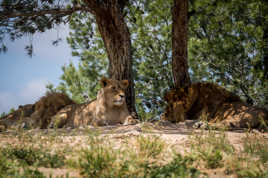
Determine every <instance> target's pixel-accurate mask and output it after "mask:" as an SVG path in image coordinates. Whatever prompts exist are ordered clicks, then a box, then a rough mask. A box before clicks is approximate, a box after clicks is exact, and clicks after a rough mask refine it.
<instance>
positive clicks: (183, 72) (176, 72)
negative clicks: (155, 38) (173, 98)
mask: <svg viewBox="0 0 268 178" xmlns="http://www.w3.org/2000/svg"><path fill="white" fill-rule="evenodd" d="M173 2H174V4H173V9H172V22H173V24H172V72H173V79H174V85H175V88H180V87H184V86H188V85H190V83H191V80H190V76H189V73H188V63H187V31H188V0H174V1H173Z"/></svg>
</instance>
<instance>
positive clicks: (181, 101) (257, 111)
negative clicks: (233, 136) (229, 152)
mask: <svg viewBox="0 0 268 178" xmlns="http://www.w3.org/2000/svg"><path fill="white" fill-rule="evenodd" d="M165 100H166V101H167V103H168V105H167V108H166V111H165V113H164V115H163V117H162V118H163V119H164V120H168V121H171V122H180V121H185V120H186V119H192V120H197V119H200V120H205V121H209V122H211V123H218V122H220V123H222V125H221V124H220V125H218V126H227V127H235V128H248V127H251V128H256V127H259V126H260V125H265V124H267V123H268V112H267V111H265V110H264V109H261V108H257V107H251V106H248V105H247V104H246V103H244V102H243V101H241V100H240V98H239V97H238V96H236V95H235V94H233V93H231V92H229V91H227V90H226V89H224V88H222V87H220V86H218V85H216V84H213V83H194V84H192V85H190V86H188V87H185V88H180V89H172V90H171V91H169V92H168V93H167V94H166V95H165ZM226 124H227V125H226Z"/></svg>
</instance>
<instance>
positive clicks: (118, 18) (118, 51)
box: [95, 0, 136, 113]
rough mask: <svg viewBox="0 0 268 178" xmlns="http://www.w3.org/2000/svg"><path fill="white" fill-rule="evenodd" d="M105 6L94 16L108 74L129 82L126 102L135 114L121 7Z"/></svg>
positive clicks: (128, 50) (130, 62) (127, 36)
mask: <svg viewBox="0 0 268 178" xmlns="http://www.w3.org/2000/svg"><path fill="white" fill-rule="evenodd" d="M107 5H108V7H106V8H105V9H102V11H97V12H96V13H95V16H96V22H97V25H98V29H99V32H100V34H101V36H102V39H103V41H104V45H105V48H106V51H107V54H108V58H109V69H108V73H109V76H110V77H111V78H113V79H117V80H123V79H127V80H128V81H129V84H130V85H129V87H128V88H127V91H126V102H127V106H128V109H129V111H130V112H135V113H136V109H135V93H134V81H133V74H132V54H131V40H130V33H129V30H128V27H127V25H126V22H125V21H124V17H123V11H122V9H123V7H122V5H121V4H120V3H119V2H118V1H117V0H114V1H113V2H112V3H109V4H107Z"/></svg>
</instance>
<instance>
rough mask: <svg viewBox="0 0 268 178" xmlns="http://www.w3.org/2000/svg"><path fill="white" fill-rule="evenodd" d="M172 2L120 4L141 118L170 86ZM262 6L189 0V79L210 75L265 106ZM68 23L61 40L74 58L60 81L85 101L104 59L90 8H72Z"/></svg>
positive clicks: (155, 109) (152, 115) (153, 111)
mask: <svg viewBox="0 0 268 178" xmlns="http://www.w3.org/2000/svg"><path fill="white" fill-rule="evenodd" d="M171 7H172V1H171V0H169V1H164V0H157V1H144V0H139V1H130V3H129V5H128V7H127V8H126V9H125V14H126V21H127V24H128V27H129V29H130V33H131V38H132V51H133V53H132V54H133V60H134V61H133V62H134V64H133V65H134V66H133V67H134V77H135V92H136V107H137V111H138V114H139V115H140V117H141V118H142V119H143V120H148V119H156V118H159V116H160V114H161V113H162V112H163V109H164V105H165V104H164V102H163V95H164V94H165V92H166V91H167V90H169V89H170V88H172V87H173V79H172V73H171V57H172V49H171V25H172V21H171V20H172V19H171ZM234 7H235V8H234ZM267 7H268V6H267V4H266V3H263V2H262V1H260V0H258V1H252V0H247V1H242V0H234V1H226V2H220V1H199V0H195V1H190V4H189V15H190V16H191V17H190V18H189V19H190V20H189V41H188V52H189V65H190V70H189V72H190V75H191V78H192V81H193V82H196V81H211V82H216V83H218V84H219V85H222V86H225V87H227V88H228V89H229V90H231V91H233V92H235V93H237V94H239V95H240V96H242V97H243V98H244V99H245V100H246V101H247V102H248V103H251V104H255V105H259V106H262V107H267V106H268V103H267V102H268V99H267V96H268V81H267V79H266V78H265V75H266V74H265V70H264V69H265V59H264V58H265V47H266V45H264V44H265V43H264V42H265V39H264V37H265V33H264V32H265V30H267V29H266V26H267V25H266V24H267V18H266V16H265V15H264V12H265V10H266V8H267ZM230 14H231V15H230ZM70 27H71V29H72V30H73V31H72V32H71V33H70V37H69V38H68V42H69V44H70V46H71V48H72V49H73V56H75V57H79V59H80V62H79V64H78V65H77V66H75V65H73V64H70V65H68V66H65V67H64V68H63V70H64V74H63V76H62V80H63V83H62V84H60V87H59V88H61V90H64V91H67V92H69V93H71V95H72V98H73V99H74V100H76V101H78V102H84V101H85V99H83V97H82V95H83V94H84V93H86V94H87V95H89V96H90V99H93V98H94V96H96V91H97V90H98V87H96V86H97V81H98V80H99V78H100V76H101V75H105V74H106V72H105V71H107V65H108V64H107V61H108V60H107V56H106V54H105V48H104V45H103V42H102V39H101V38H100V35H99V33H98V29H97V28H96V24H95V19H94V18H93V17H92V16H91V15H88V14H85V13H79V14H74V15H73V16H72V19H71V21H70Z"/></svg>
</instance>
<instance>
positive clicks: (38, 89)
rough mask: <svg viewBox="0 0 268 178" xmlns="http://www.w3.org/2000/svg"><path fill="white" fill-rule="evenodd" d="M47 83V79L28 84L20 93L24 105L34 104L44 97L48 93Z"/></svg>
mask: <svg viewBox="0 0 268 178" xmlns="http://www.w3.org/2000/svg"><path fill="white" fill-rule="evenodd" d="M47 83H48V81H47V80H45V79H39V80H34V81H31V82H30V83H28V84H27V85H26V86H25V88H23V90H22V91H21V92H20V93H19V97H20V98H21V100H22V102H23V104H29V103H33V102H35V101H37V100H38V99H39V98H40V97H41V96H43V95H44V94H45V92H46V84H47Z"/></svg>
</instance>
